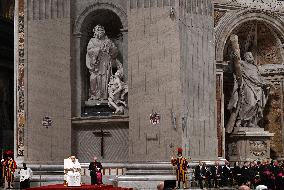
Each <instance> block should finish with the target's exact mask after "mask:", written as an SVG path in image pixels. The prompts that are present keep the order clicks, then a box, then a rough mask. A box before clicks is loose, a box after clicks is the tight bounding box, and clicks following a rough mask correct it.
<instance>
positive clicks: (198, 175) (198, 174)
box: [194, 161, 205, 189]
mask: <svg viewBox="0 0 284 190" xmlns="http://www.w3.org/2000/svg"><path fill="white" fill-rule="evenodd" d="M201 168H202V163H201V161H200V162H199V165H198V166H196V167H195V169H194V177H195V181H198V184H199V187H200V189H203V180H204V179H205V175H204V176H202V175H201Z"/></svg>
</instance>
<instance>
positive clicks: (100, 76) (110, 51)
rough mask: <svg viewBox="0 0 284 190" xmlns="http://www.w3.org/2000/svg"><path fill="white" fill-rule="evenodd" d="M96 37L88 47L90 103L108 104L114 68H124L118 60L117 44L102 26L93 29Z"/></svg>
mask: <svg viewBox="0 0 284 190" xmlns="http://www.w3.org/2000/svg"><path fill="white" fill-rule="evenodd" d="M93 32H94V36H93V38H91V39H90V41H89V43H88V46H87V54H86V66H87V68H88V69H89V72H90V88H89V99H88V101H94V102H96V104H100V103H102V102H104V101H105V102H107V100H108V82H109V79H110V76H111V75H112V67H113V66H116V67H117V68H118V69H121V68H122V65H121V63H120V62H119V61H118V60H117V59H116V58H117V54H118V50H117V48H116V46H115V44H114V43H113V42H112V41H111V40H110V39H109V38H108V37H107V35H106V33H105V30H104V28H103V27H102V26H100V25H97V26H95V28H94V29H93Z"/></svg>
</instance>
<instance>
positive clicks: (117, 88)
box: [108, 70, 128, 114]
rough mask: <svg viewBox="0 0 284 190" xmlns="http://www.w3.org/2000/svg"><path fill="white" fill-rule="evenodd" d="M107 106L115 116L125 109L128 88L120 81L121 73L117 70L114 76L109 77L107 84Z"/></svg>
mask: <svg viewBox="0 0 284 190" xmlns="http://www.w3.org/2000/svg"><path fill="white" fill-rule="evenodd" d="M108 93H109V98H108V104H109V106H110V107H113V108H114V109H115V113H116V114H123V113H124V111H125V108H126V107H127V103H126V95H127V93H128V86H127V84H125V83H124V82H123V81H122V72H121V70H118V71H117V72H116V73H115V75H113V76H111V79H110V82H109V84H108Z"/></svg>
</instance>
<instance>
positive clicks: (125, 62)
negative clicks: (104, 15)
mask: <svg viewBox="0 0 284 190" xmlns="http://www.w3.org/2000/svg"><path fill="white" fill-rule="evenodd" d="M120 31H121V33H122V39H123V43H122V48H123V63H122V64H123V70H124V73H123V74H124V80H125V81H126V82H127V81H128V73H127V71H128V53H127V52H128V29H127V28H123V29H121V30H120Z"/></svg>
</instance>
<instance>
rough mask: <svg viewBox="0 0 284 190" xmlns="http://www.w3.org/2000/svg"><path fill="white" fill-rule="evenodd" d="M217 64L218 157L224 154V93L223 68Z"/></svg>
mask: <svg viewBox="0 0 284 190" xmlns="http://www.w3.org/2000/svg"><path fill="white" fill-rule="evenodd" d="M221 67H222V65H219V64H217V72H216V103H217V106H216V109H217V110H216V111H217V140H218V157H224V156H225V130H224V93H223V68H221Z"/></svg>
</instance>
